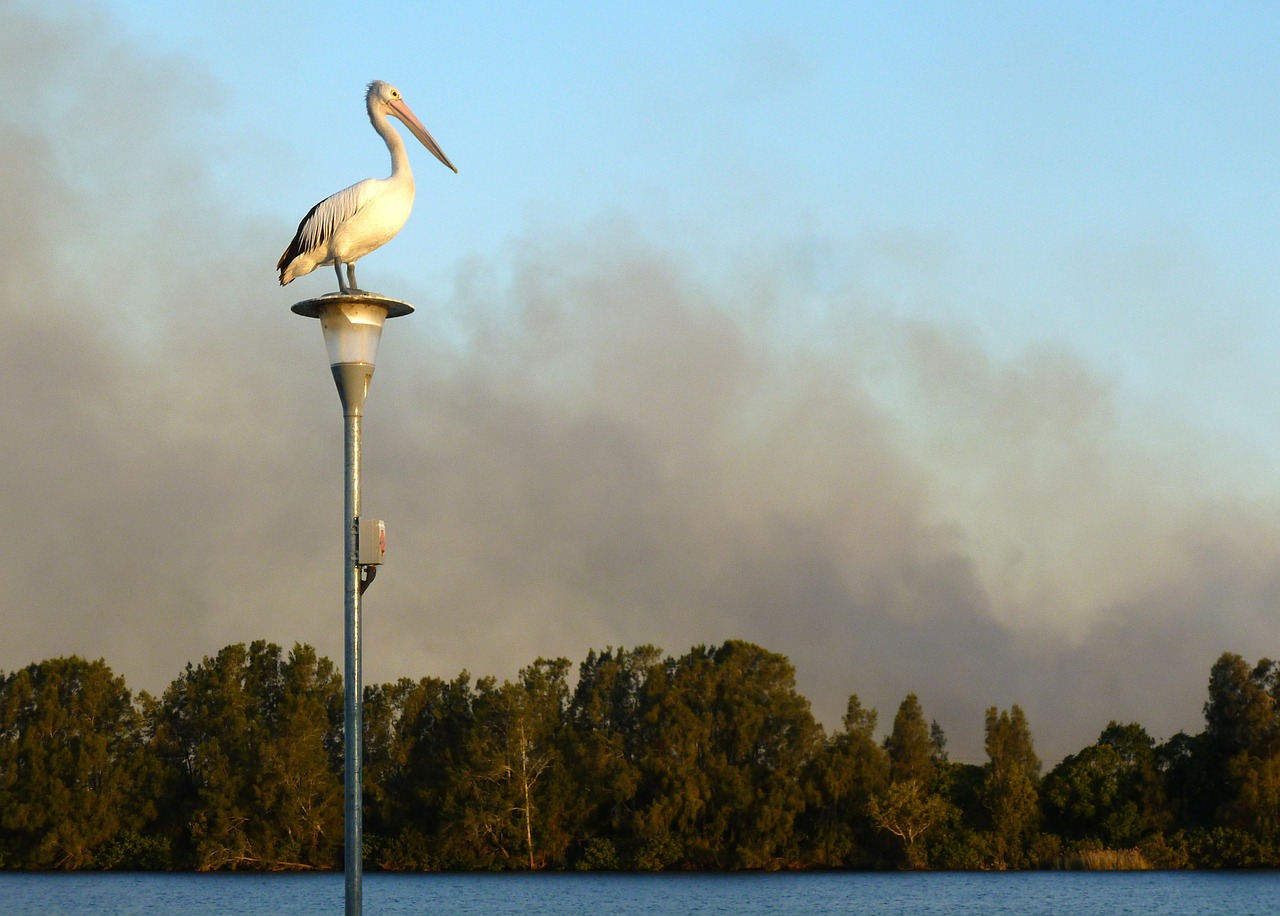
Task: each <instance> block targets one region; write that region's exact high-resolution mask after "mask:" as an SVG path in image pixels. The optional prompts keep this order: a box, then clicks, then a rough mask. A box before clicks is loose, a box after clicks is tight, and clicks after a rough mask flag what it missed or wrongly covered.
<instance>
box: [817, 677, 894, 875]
mask: <svg viewBox="0 0 1280 916" xmlns="http://www.w3.org/2000/svg"><path fill="white" fill-rule="evenodd" d="M876 718H877V716H876V711H875V710H874V709H866V708H864V707H863V705H862V702H861V701H860V700H859V699H858V695H857V694H853V695H851V696H850V697H849V701H848V704H847V706H846V709H845V714H844V719H843V728H842V729H841V730H840V731H838V732H836V733H835V734H833V735H832V736H831V737H830V738H828V739H827V740H826V741H824V743H823V746H822V747H821V749H820V750H819V751H818V752H817V753H816V754H815V755H814V756H813V758H812V760H811V762H810V764H809V767H808V769H807V771H806V774H805V785H806V789H807V797H808V806H807V808H806V811H805V814H804V818H803V820H802V822H801V824H802V830H801V834H802V836H804V837H805V838H806V840H807V847H808V848H807V850H806V851H807V853H808V856H809V858H810V859H811V860H812V861H813V862H814V864H816V865H820V866H824V867H840V866H855V867H864V868H865V867H869V866H870V865H872V864H873V862H874V857H873V853H872V850H871V841H872V830H871V826H872V821H871V815H870V802H871V797H872V795H873V794H874V793H876V792H879V791H881V790H882V789H883V788H884V787H885V786H887V785H888V782H889V759H888V756H887V755H886V754H885V752H884V750H883V749H882V748H881V747H880V745H879V744H878V743H877V742H876V740H875V730H876Z"/></svg>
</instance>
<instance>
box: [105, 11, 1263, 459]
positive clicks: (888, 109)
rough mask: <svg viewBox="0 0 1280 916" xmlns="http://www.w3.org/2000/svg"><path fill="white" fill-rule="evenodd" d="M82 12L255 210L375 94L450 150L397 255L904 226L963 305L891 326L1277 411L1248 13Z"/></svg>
mask: <svg viewBox="0 0 1280 916" xmlns="http://www.w3.org/2000/svg"><path fill="white" fill-rule="evenodd" d="M107 11H108V12H107V15H108V17H109V18H110V19H112V20H114V21H115V22H118V23H119V24H120V27H121V30H122V32H123V33H124V35H126V36H127V37H128V38H129V39H131V40H132V41H135V42H137V43H138V44H139V45H140V46H141V47H143V48H146V49H148V50H154V51H160V52H163V53H166V54H172V55H176V56H178V57H180V58H182V59H183V60H189V61H191V62H192V64H193V65H194V66H195V67H196V68H197V69H198V70H199V71H203V72H204V73H206V74H207V75H208V77H209V78H210V80H209V86H208V87H207V88H208V90H209V92H210V95H211V97H212V98H213V99H214V100H215V102H216V104H215V106H214V109H213V114H212V115H211V116H212V117H214V118H216V119H217V124H218V127H219V129H220V130H221V131H228V132H231V133H232V134H235V133H237V132H239V133H240V135H241V136H242V137H243V139H244V141H245V143H244V145H242V146H240V147H239V148H234V149H228V148H227V144H228V142H229V141H228V140H227V139H225V138H224V139H222V140H221V143H220V144H219V147H221V148H220V150H219V151H220V153H221V155H220V157H219V158H217V159H215V161H214V166H215V167H217V166H221V167H222V169H221V171H220V173H219V176H218V177H219V179H220V180H221V182H222V183H223V186H224V187H225V189H226V191H227V192H228V193H230V194H236V195H238V198H237V199H238V200H243V206H246V207H249V206H252V207H254V208H255V209H258V210H260V211H261V212H262V214H263V215H264V216H266V217H268V218H281V217H282V216H284V217H292V215H293V214H294V213H301V212H304V211H305V208H306V207H307V206H309V205H310V202H313V201H312V198H314V197H317V196H320V195H322V194H324V193H328V192H329V191H330V190H336V189H337V188H338V187H340V186H343V185H345V184H346V183H349V182H350V181H354V180H357V179H358V178H360V177H364V176H366V175H368V174H374V173H379V174H380V172H381V170H382V169H383V168H384V166H383V163H382V158H383V154H382V152H381V150H380V148H379V145H378V142H377V140H376V138H375V137H373V136H372V134H371V132H370V131H369V130H368V128H367V127H366V126H365V124H364V119H363V115H362V112H361V109H360V105H359V96H360V93H361V91H362V88H363V85H364V84H365V83H366V82H367V81H368V80H369V79H373V78H381V79H387V80H390V81H392V82H394V83H396V84H397V85H399V86H401V87H402V89H403V91H404V92H405V94H406V96H407V97H408V98H409V99H410V100H411V102H412V103H413V104H415V105H416V106H417V111H418V112H419V114H420V115H421V116H422V117H423V118H424V119H425V121H426V122H427V124H428V126H429V127H430V128H431V129H432V130H433V131H435V132H436V134H437V136H438V138H440V139H441V142H442V143H443V144H444V145H445V149H446V151H448V152H449V154H450V156H451V157H453V158H454V159H455V161H457V162H459V163H460V164H461V174H460V175H459V176H457V177H456V178H455V177H454V176H450V175H448V174H447V173H445V172H443V171H441V170H439V169H438V168H432V163H430V162H429V161H427V162H423V163H421V164H420V165H419V169H420V172H421V173H423V174H422V177H421V178H420V186H421V197H420V201H421V202H420V207H419V214H418V217H417V218H416V219H415V220H414V221H413V223H412V224H411V225H410V226H409V227H408V228H407V229H406V233H409V235H407V236H406V243H405V244H404V246H403V247H406V248H409V249H410V250H412V251H414V252H415V253H419V252H420V253H421V255H422V256H423V257H424V258H425V259H426V264H427V266H429V267H434V268H436V270H437V271H442V270H445V269H447V267H448V266H449V265H451V264H453V263H456V262H457V261H458V259H460V258H465V257H468V256H471V255H474V254H477V253H478V254H482V255H489V254H492V253H494V252H496V251H498V250H500V249H501V246H502V245H503V244H504V242H506V241H508V240H510V239H511V238H513V237H516V236H519V235H522V234H523V233H526V232H530V231H538V230H539V229H546V230H556V229H560V228H563V227H573V226H578V225H581V224H583V223H586V222H588V221H590V220H591V219H592V218H595V217H598V216H599V215H601V214H622V215H624V216H625V217H626V218H627V219H628V220H630V221H631V222H632V224H633V225H634V226H635V227H636V228H637V230H638V231H639V232H641V233H642V234H643V235H644V236H645V237H646V238H649V239H652V240H653V241H655V243H657V244H660V245H663V246H667V247H670V248H672V249H674V250H679V251H683V252H689V253H694V252H696V254H694V255H693V259H694V260H695V262H696V267H697V269H700V270H705V271H707V272H708V274H709V275H710V276H715V275H716V274H717V272H721V271H725V270H731V269H733V260H734V258H735V256H737V255H739V254H740V253H741V252H742V251H743V250H748V249H752V248H756V247H779V246H781V247H791V248H796V247H799V248H808V249H810V252H809V254H810V257H811V258H812V259H813V260H814V261H815V262H816V263H815V265H814V268H815V270H816V274H815V276H813V277H812V278H811V282H813V283H816V284H819V286H820V285H821V284H822V283H839V282H844V281H845V280H847V278H848V277H849V276H850V274H851V273H854V272H857V271H858V270H859V267H860V264H859V256H860V255H863V254H865V253H866V252H867V250H868V249H874V248H876V246H878V245H881V244H890V245H892V244H894V242H895V241H897V242H899V243H901V242H905V241H907V240H910V242H912V243H915V244H918V245H919V246H921V247H927V248H929V249H931V254H932V263H931V264H929V265H928V266H929V267H931V268H932V269H933V270H934V271H935V272H942V273H944V274H945V282H948V283H953V284H958V285H963V286H966V287H968V289H967V292H968V293H969V295H967V296H964V297H960V298H954V297H953V298H950V299H949V300H948V301H947V302H946V303H945V304H941V303H938V302H935V301H931V297H930V296H928V294H927V291H925V290H922V289H919V288H913V287H914V286H915V285H916V284H922V281H920V280H918V279H916V278H908V279H907V280H906V281H905V283H904V282H903V281H902V280H901V279H895V280H894V281H892V282H891V283H890V284H887V285H888V286H889V288H888V289H885V290H883V291H882V292H885V293H887V294H889V295H895V294H896V298H897V301H896V302H895V303H894V305H895V307H896V308H899V309H901V310H903V311H904V312H913V311H919V312H922V313H924V314H926V315H928V316H929V317H937V316H938V313H939V312H943V313H944V315H945V317H949V318H955V319H957V320H960V321H963V322H965V323H968V324H971V325H973V326H974V327H976V328H977V329H978V330H979V331H980V333H981V334H982V335H983V336H984V338H985V339H986V340H987V341H988V342H989V343H990V345H991V346H993V347H996V348H998V349H999V350H1000V351H1001V352H1004V353H1013V352H1016V351H1017V350H1018V349H1019V348H1021V347H1023V346H1025V345H1027V344H1028V343H1033V342H1037V341H1040V340H1044V339H1049V340H1056V341H1064V342H1067V343H1069V344H1070V345H1071V346H1073V347H1075V348H1078V349H1080V350H1081V351H1082V352H1085V353H1086V354H1087V355H1089V356H1090V357H1096V358H1097V360H1098V361H1099V362H1100V363H1102V364H1103V365H1105V366H1106V367H1107V368H1108V370H1109V371H1112V372H1115V373H1118V374H1121V375H1122V376H1124V378H1125V380H1126V381H1129V382H1131V383H1133V384H1134V385H1136V386H1138V387H1139V389H1140V390H1141V391H1142V392H1144V393H1148V394H1155V395H1159V394H1161V393H1164V392H1169V393H1172V394H1175V395H1176V396H1178V397H1182V398H1187V399H1190V400H1191V401H1192V402H1193V404H1194V405H1195V406H1196V408H1197V409H1199V410H1202V411H1206V412H1214V413H1216V412H1222V411H1226V412H1230V413H1233V414H1238V415H1239V419H1240V422H1241V424H1242V425H1244V426H1246V427H1247V425H1249V424H1253V423H1257V424H1260V425H1262V424H1265V425H1270V426H1274V421H1275V420H1276V419H1277V418H1276V415H1275V414H1274V413H1273V412H1271V410H1270V408H1269V407H1268V406H1267V405H1268V403H1269V402H1270V400H1271V399H1269V398H1265V397H1261V398H1260V397H1259V396H1258V388H1259V385H1260V384H1261V383H1262V382H1263V381H1264V377H1263V375H1262V374H1261V371H1262V369H1263V367H1267V366H1268V365H1269V364H1270V362H1271V361H1272V359H1273V357H1274V352H1273V351H1272V349H1271V348H1270V347H1269V346H1267V345H1266V343H1265V341H1267V340H1270V339H1277V338H1278V337H1280V335H1278V334H1277V331H1280V328H1278V327H1277V322H1276V318H1275V317H1274V313H1275V310H1274V309H1273V308H1272V307H1271V305H1272V304H1273V297H1272V296H1271V295H1270V294H1271V293H1272V292H1273V291H1274V290H1275V288H1276V286H1277V282H1278V274H1277V270H1276V268H1275V266H1274V265H1275V263H1276V262H1275V258H1273V257H1272V256H1271V255H1272V254H1273V250H1274V240H1275V239H1276V238H1277V236H1278V235H1280V232H1278V231H1277V230H1278V229H1280V225H1278V222H1277V214H1280V197H1278V195H1277V190H1276V183H1275V181H1274V180H1273V179H1272V173H1273V164H1274V163H1273V151H1274V150H1275V149H1277V148H1278V147H1280V136H1278V135H1277V131H1278V129H1280V128H1278V125H1280V117H1278V116H1277V115H1280V98H1278V93H1280V88H1278V87H1280V73H1278V72H1277V71H1278V70H1280V64H1278V63H1277V62H1276V60H1275V56H1274V54H1272V53H1271V50H1272V49H1273V48H1274V42H1275V40H1276V39H1277V37H1280V22H1278V20H1280V13H1277V12H1276V11H1275V10H1274V9H1272V8H1270V7H1269V5H1267V4H1226V5H1224V6H1214V7H1212V8H1211V7H1207V6H1204V5H1201V4H1145V3H1139V4H1124V5H1120V6H1118V7H1117V6H1116V5H1115V4H1090V3H1031V4H1021V3H975V4H953V3H941V4H912V5H910V6H909V8H908V7H904V6H903V5H901V4H843V3H838V4H805V5H802V6H800V7H784V6H782V5H779V4H770V3H743V4H735V5H733V7H732V8H725V7H724V5H722V4H664V3H654V4H645V5H642V6H640V7H636V6H620V5H609V4H585V3H584V4H574V3H567V4H482V5H476V6H471V7H467V8H464V9H443V8H428V9H423V8H421V7H420V6H418V5H416V4H409V3H373V4H365V5H363V6H362V7H361V11H360V13H358V14H353V13H352V12H351V8H350V7H349V6H346V5H326V4H276V5H263V4H251V3H244V4H226V3H195V4H191V5H189V6H188V7H186V8H185V9H184V10H182V11H179V12H175V13H171V14H168V15H165V16H156V15H155V14H154V7H153V6H152V5H151V4H146V3H127V2H118V3H112V4H108V6H107ZM201 88H204V87H201ZM267 145H269V146H270V148H271V149H272V150H273V152H274V153H275V155H274V156H272V157H270V158H266V157H263V156H262V155H261V153H262V151H263V147H264V146H267ZM320 149H323V154H317V152H318V150H320ZM423 179H425V180H423ZM388 256H389V255H388ZM1134 262H1143V263H1145V264H1147V265H1149V267H1148V269H1147V271H1146V274H1145V275H1143V273H1142V271H1134V270H1131V265H1132V263H1134ZM1119 273H1124V274H1126V276H1125V277H1124V278H1123V286H1120V285H1118V284H1117V282H1116V281H1117V279H1118V278H1117V277H1116V274H1119ZM818 291H819V292H820V291H821V289H819V290H818ZM802 307H803V303H797V308H802ZM1246 434H1247V435H1250V436H1253V435H1256V433H1252V432H1247V433H1246Z"/></svg>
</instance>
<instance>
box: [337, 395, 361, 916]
mask: <svg viewBox="0 0 1280 916" xmlns="http://www.w3.org/2000/svg"><path fill="white" fill-rule="evenodd" d="M343 420H344V423H345V427H346V435H345V437H344V438H345V440H346V441H345V445H346V447H345V452H346V478H347V479H346V499H345V500H344V503H345V512H346V518H345V520H344V521H345V523H346V526H347V531H346V538H345V550H344V555H345V556H344V563H345V564H346V568H345V572H344V576H345V580H344V585H345V588H346V599H345V602H344V611H345V620H346V631H345V639H344V645H345V650H346V653H345V663H344V668H343V678H342V683H343V690H344V694H345V696H344V699H343V735H344V745H345V748H344V750H345V762H346V767H345V774H346V778H345V785H344V786H343V795H344V803H345V812H344V814H345V823H346V829H345V835H344V846H343V850H344V861H343V866H344V873H345V876H346V888H347V898H346V899H347V909H346V914H347V916H360V910H361V888H360V883H361V875H362V872H363V866H364V863H363V858H364V857H363V846H364V826H363V817H364V791H363V790H364V779H363V765H362V764H363V753H362V749H361V745H362V743H363V740H362V739H363V735H364V721H363V719H364V716H363V713H362V705H363V704H362V702H361V701H362V697H361V690H362V688H361V683H362V680H363V678H362V675H361V671H360V570H359V567H358V566H357V562H358V560H359V556H360V408H359V407H357V408H356V409H355V410H354V411H352V410H350V409H348V410H344V411H343Z"/></svg>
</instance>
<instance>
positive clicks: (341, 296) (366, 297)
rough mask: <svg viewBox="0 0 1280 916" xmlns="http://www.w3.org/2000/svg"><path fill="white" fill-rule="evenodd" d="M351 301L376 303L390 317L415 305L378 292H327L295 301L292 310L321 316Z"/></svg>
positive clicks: (400, 314) (410, 309) (403, 313)
mask: <svg viewBox="0 0 1280 916" xmlns="http://www.w3.org/2000/svg"><path fill="white" fill-rule="evenodd" d="M342 302H349V303H351V304H352V305H376V306H378V307H379V308H384V309H386V310H387V317H388V318H400V317H402V316H404V315H408V314H410V313H411V312H412V311H413V306H412V305H410V304H409V303H407V302H401V301H400V300H399V299H388V298H387V297H386V296H379V295H378V294H377V293H325V294H324V295H323V296H319V297H317V298H315V299H305V300H303V301H302V302H298V303H295V304H294V305H293V307H292V311H293V313H294V314H295V315H301V316H302V317H303V318H319V317H320V313H321V312H322V311H323V310H324V309H325V308H326V307H327V306H330V305H334V304H336V303H342Z"/></svg>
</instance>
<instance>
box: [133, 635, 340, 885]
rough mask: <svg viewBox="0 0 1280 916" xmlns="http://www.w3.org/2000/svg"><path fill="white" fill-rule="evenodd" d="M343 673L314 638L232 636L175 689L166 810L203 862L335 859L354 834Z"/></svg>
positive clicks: (160, 752)
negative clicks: (342, 734) (278, 640)
mask: <svg viewBox="0 0 1280 916" xmlns="http://www.w3.org/2000/svg"><path fill="white" fill-rule="evenodd" d="M341 696H342V694H341V681H340V679H339V677H338V675H337V674H336V673H335V671H334V669H333V665H332V663H331V662H329V660H328V659H319V658H317V657H316V654H315V650H314V649H312V648H311V647H310V646H302V645H298V646H295V647H294V649H293V651H292V652H290V654H289V656H288V658H287V659H286V658H284V657H283V655H282V653H281V650H280V647H279V646H276V645H274V644H268V643H264V642H261V641H258V642H254V643H252V644H251V645H250V646H249V647H248V648H246V647H245V646H244V645H243V644H238V645H233V646H227V647H226V648H225V649H223V650H222V651H221V652H219V653H218V655H217V656H216V657H215V658H205V659H204V661H203V662H201V664H200V665H199V666H192V665H188V666H187V669H186V671H185V672H184V673H183V674H182V675H181V676H180V677H179V678H178V680H176V681H175V682H174V683H173V684H172V685H170V687H169V689H168V690H166V691H165V694H164V696H163V698H162V699H161V701H160V703H159V704H158V705H157V706H156V707H155V709H154V710H153V711H152V722H151V724H150V727H151V730H152V733H153V735H154V738H153V740H152V749H153V752H154V753H155V754H156V756H157V757H158V758H159V759H160V760H161V761H162V763H163V764H164V765H165V766H166V769H167V792H166V793H165V796H166V797H165V798H164V804H162V805H161V806H160V807H161V810H164V811H167V812H169V816H168V827H169V829H170V830H171V831H172V832H173V833H174V834H175V835H176V836H177V837H178V840H179V843H180V844H181V846H182V847H183V848H184V850H185V851H186V854H187V855H188V856H189V857H190V860H191V862H192V864H193V865H194V866H195V867H196V868H198V869H200V870H210V869H220V868H232V869H234V868H239V867H244V866H248V867H255V868H295V867H304V866H305V867H330V866H332V865H333V864H334V863H335V862H336V861H337V859H338V857H339V855H340V852H341V841H342V786H341V776H340V773H339V772H338V771H337V770H336V768H335V749H336V748H337V747H338V746H339V741H340V739H339V736H338V733H337V729H338V728H339V727H340V724H339V721H338V720H339V719H340V716H341V705H342V699H341Z"/></svg>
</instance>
